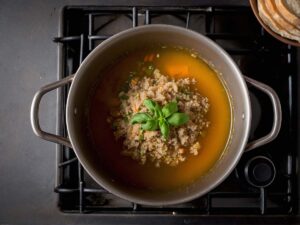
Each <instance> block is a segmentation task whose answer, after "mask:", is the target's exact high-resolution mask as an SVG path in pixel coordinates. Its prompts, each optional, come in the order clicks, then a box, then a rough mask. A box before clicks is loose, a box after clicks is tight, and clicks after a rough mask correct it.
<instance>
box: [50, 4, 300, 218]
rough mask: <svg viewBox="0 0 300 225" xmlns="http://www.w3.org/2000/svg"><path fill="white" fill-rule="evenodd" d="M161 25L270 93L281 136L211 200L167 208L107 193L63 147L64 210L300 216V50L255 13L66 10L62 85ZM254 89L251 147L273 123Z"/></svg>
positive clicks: (246, 160)
mask: <svg viewBox="0 0 300 225" xmlns="http://www.w3.org/2000/svg"><path fill="white" fill-rule="evenodd" d="M156 23H163V24H172V25H177V26H181V27H186V28H187V29H192V30H195V31H197V32H199V33H202V34H204V35H206V36H208V37H209V38H211V39H213V40H214V41H215V42H216V43H218V44H219V45H220V46H222V47H223V48H224V49H225V50H226V51H227V52H228V53H229V54H230V55H231V57H232V58H233V59H234V60H235V62H236V63H237V64H238V66H239V68H240V70H241V71H242V73H243V74H245V75H246V76H249V77H251V78H253V79H256V80H258V81H260V82H263V83H265V84H267V85H269V86H271V87H272V88H273V89H274V90H275V91H276V93H277V94H278V96H279V98H280V100H281V105H282V113H283V122H282V128H281V131H280V133H279V136H278V137H277V138H276V140H274V141H273V142H271V143H269V144H267V145H265V146H263V147H260V148H257V149H255V150H253V151H250V152H247V153H244V155H243V156H242V158H241V160H240V162H239V164H238V166H237V167H236V169H235V170H234V172H233V173H232V174H231V175H230V176H229V177H228V178H227V179H226V181H225V182H223V183H222V184H221V185H219V186H218V187H217V188H216V189H214V190H213V191H211V192H209V193H208V194H207V195H205V196H203V197H201V198H198V199H196V200H194V201H191V202H188V203H185V204H180V205H172V206H167V207H149V206H143V205H137V204H134V203H131V202H127V201H125V200H122V199H120V198H118V197H116V196H114V195H112V194H110V193H108V192H107V191H106V190H104V189H102V188H101V187H100V186H99V185H98V184H96V183H95V182H94V181H93V180H92V179H91V178H90V177H89V175H88V174H87V173H86V172H85V171H84V169H83V168H82V166H81V165H80V163H79V162H78V160H77V158H76V156H75V154H74V153H73V150H72V149H69V148H67V147H64V146H58V149H57V152H58V157H57V168H58V169H57V186H56V188H55V192H57V193H58V196H59V202H58V206H59V208H60V210H61V211H63V212H65V213H89V214H111V215H120V214H126V215H128V216H129V215H145V214H146V215H160V216H162V215H172V216H186V215H190V216H203V215H206V216H211V215H240V216H242V215H257V216H258V215H261V214H264V215H270V216H272V215H293V214H297V210H298V200H297V198H298V193H297V174H296V159H297V132H296V131H297V117H296V113H297V105H296V102H299V100H298V95H297V82H298V80H297V79H298V78H297V76H298V74H299V71H298V69H297V63H296V49H295V48H293V47H291V46H287V45H285V44H282V43H280V42H278V41H277V40H275V39H274V38H272V37H270V36H269V35H268V34H267V33H265V32H264V30H263V29H262V28H261V27H260V25H259V24H258V22H257V21H256V20H255V17H254V16H253V14H252V11H251V9H250V7H247V6H234V5H233V6H224V7H222V6H215V7H213V6H201V7H175V6H173V7H168V6H164V7H146V6H138V7H126V6H123V7H109V6H106V7H101V6H82V7H81V6H67V7H65V8H64V9H63V11H62V15H61V27H60V34H59V36H58V37H55V38H54V41H55V42H56V43H58V45H59V78H63V77H66V76H68V75H70V74H73V73H74V72H76V70H77V68H78V67H79V65H80V63H81V62H82V61H83V59H84V58H85V57H86V56H87V55H88V53H89V52H90V51H92V50H93V49H94V48H95V47H96V46H97V45H98V44H99V43H101V42H102V41H103V40H106V39H107V38H109V37H110V36H112V35H114V34H116V33H118V32H120V31H122V30H125V29H128V28H131V27H135V26H140V25H145V24H156ZM68 88H69V87H65V88H63V89H62V90H60V93H59V112H58V116H59V120H58V128H59V133H60V134H61V135H64V136H67V130H66V124H65V105H66V98H67V93H68ZM249 90H250V97H251V104H252V113H253V120H252V128H251V135H250V140H249V141H251V140H255V139H258V138H259V137H262V136H263V135H265V134H267V133H268V132H269V131H270V129H271V126H272V122H273V116H272V107H271V103H270V101H269V99H268V97H267V96H266V95H265V94H264V93H262V92H260V91H258V90H257V89H255V88H254V87H252V86H251V85H249ZM191 218H192V217H191Z"/></svg>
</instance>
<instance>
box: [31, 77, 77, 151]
mask: <svg viewBox="0 0 300 225" xmlns="http://www.w3.org/2000/svg"><path fill="white" fill-rule="evenodd" d="M73 78H74V75H70V76H68V77H66V78H64V79H61V80H59V81H56V82H53V83H51V84H48V85H45V86H44V87H41V88H40V90H38V91H37V92H36V93H35V95H34V97H33V100H32V104H31V110H30V121H31V126H32V129H33V132H34V133H35V134H36V135H37V136H38V137H40V138H43V139H45V140H47V141H51V142H54V143H57V144H62V145H65V146H67V147H70V148H71V147H72V145H71V143H70V141H69V139H68V138H65V137H62V136H58V135H56V134H51V133H48V132H45V131H43V130H42V129H41V127H40V122H39V107H40V102H41V99H42V97H43V96H44V95H45V94H46V93H48V92H50V91H52V90H54V89H56V88H59V87H61V86H64V85H66V84H68V83H70V82H72V80H73Z"/></svg>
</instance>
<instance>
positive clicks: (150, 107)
mask: <svg viewBox="0 0 300 225" xmlns="http://www.w3.org/2000/svg"><path fill="white" fill-rule="evenodd" d="M144 105H145V106H146V107H147V109H148V110H149V111H150V112H151V113H153V114H154V113H155V111H156V108H157V103H156V102H155V101H152V100H151V99H145V100H144Z"/></svg>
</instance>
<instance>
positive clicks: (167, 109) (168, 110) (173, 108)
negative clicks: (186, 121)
mask: <svg viewBox="0 0 300 225" xmlns="http://www.w3.org/2000/svg"><path fill="white" fill-rule="evenodd" d="M161 111H162V113H163V115H164V117H165V118H166V117H169V116H171V115H172V114H173V113H176V112H177V111H178V106H177V103H176V102H174V101H173V102H169V103H168V104H166V105H165V106H164V107H163V108H162V110H161Z"/></svg>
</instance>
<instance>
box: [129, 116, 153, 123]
mask: <svg viewBox="0 0 300 225" xmlns="http://www.w3.org/2000/svg"><path fill="white" fill-rule="evenodd" d="M150 119H151V117H150V116H149V115H148V114H147V113H137V114H135V115H134V116H133V117H132V118H131V120H130V123H131V124H135V123H146V122H147V121H148V120H150Z"/></svg>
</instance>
